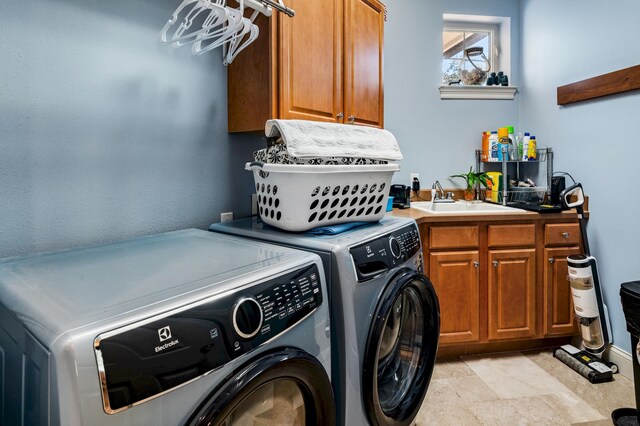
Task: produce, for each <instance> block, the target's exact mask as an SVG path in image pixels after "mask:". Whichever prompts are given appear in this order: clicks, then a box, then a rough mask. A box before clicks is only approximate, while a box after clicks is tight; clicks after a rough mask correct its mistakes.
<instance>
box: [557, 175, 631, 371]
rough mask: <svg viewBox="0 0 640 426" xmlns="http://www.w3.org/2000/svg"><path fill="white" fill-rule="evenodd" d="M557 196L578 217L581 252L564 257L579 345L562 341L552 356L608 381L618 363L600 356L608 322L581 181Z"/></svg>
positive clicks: (606, 340) (605, 343) (607, 342)
mask: <svg viewBox="0 0 640 426" xmlns="http://www.w3.org/2000/svg"><path fill="white" fill-rule="evenodd" d="M572 196H575V197H576V200H575V201H573V202H571V201H570V199H571V197H572ZM560 198H561V199H562V204H563V205H564V206H565V207H566V208H573V207H575V208H576V210H577V212H578V219H579V221H580V233H581V235H582V246H583V250H584V254H577V255H571V256H569V257H567V263H568V270H569V284H570V286H571V297H572V300H573V310H574V313H575V316H576V320H577V322H578V325H579V327H580V337H581V342H580V348H576V347H575V346H573V345H563V346H561V347H559V348H557V349H555V350H554V352H553V356H554V357H556V358H557V359H559V360H560V361H562V362H563V363H565V364H566V365H568V366H569V367H571V369H573V370H575V371H576V372H577V373H579V374H580V375H582V376H584V377H585V378H586V379H587V380H589V381H590V382H591V383H602V382H609V381H611V380H613V374H614V373H617V372H618V366H617V365H616V364H614V363H609V362H605V361H603V360H601V359H600V356H602V353H603V352H604V350H605V349H607V347H608V346H609V345H610V344H611V326H610V325H609V314H608V311H607V306H606V305H605V304H604V301H603V299H602V291H601V289H600V280H599V278H598V267H597V262H596V259H595V257H593V256H591V252H590V250H589V239H588V238H587V229H586V219H585V218H584V211H583V205H584V193H583V191H582V185H581V184H580V183H577V184H574V185H573V186H570V187H569V188H567V189H565V190H564V191H563V192H562V193H561V194H560Z"/></svg>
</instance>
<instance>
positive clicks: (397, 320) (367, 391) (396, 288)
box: [362, 268, 440, 425]
mask: <svg viewBox="0 0 640 426" xmlns="http://www.w3.org/2000/svg"><path fill="white" fill-rule="evenodd" d="M373 318H374V323H373V324H372V325H371V328H370V331H369V337H368V339H367V347H366V351H365V356H364V365H363V374H362V394H363V399H364V405H365V409H366V413H367V415H368V418H369V422H370V423H371V424H373V425H405V424H407V425H408V424H410V423H411V421H413V419H414V418H415V416H416V415H417V413H418V410H420V406H421V405H422V401H423V400H424V396H425V394H426V392H427V388H428V387H429V382H430V381H431V374H432V373H433V366H434V363H435V357H436V351H437V349H438V337H439V334H440V308H439V305H438V298H437V296H436V294H435V291H434V289H433V285H432V284H431V282H430V281H429V280H428V279H427V277H425V276H424V275H422V274H419V273H418V272H416V271H414V270H411V269H407V268H405V269H402V270H400V272H399V273H397V274H396V275H395V276H394V277H393V279H392V280H391V281H390V282H389V283H388V285H387V287H386V289H385V290H384V292H383V294H382V297H381V299H380V301H379V303H378V306H377V309H376V313H375V315H374V316H373Z"/></svg>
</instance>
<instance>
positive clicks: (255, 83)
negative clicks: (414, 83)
mask: <svg viewBox="0 0 640 426" xmlns="http://www.w3.org/2000/svg"><path fill="white" fill-rule="evenodd" d="M287 6H289V7H291V8H292V9H294V10H295V12H296V14H295V17H293V18H289V17H286V16H282V15H280V14H278V13H274V15H273V16H272V17H271V18H270V19H267V18H265V17H264V16H262V15H260V16H259V17H258V18H257V19H256V24H257V25H258V26H259V27H260V37H259V38H258V39H257V40H256V41H255V42H254V43H253V44H251V45H249V47H248V48H247V49H245V51H243V52H242V53H241V54H240V55H238V57H237V58H236V59H235V61H234V62H233V63H232V64H231V65H229V67H228V73H227V86H228V107H229V108H228V110H229V117H228V119H229V132H249V131H262V130H263V129H264V123H265V121H266V120H268V119H270V118H284V119H302V120H314V121H324V122H333V123H355V124H361V125H367V126H374V127H383V115H384V110H383V107H384V105H383V103H384V100H383V78H382V48H383V35H384V7H383V5H382V4H381V3H380V2H378V1H377V0H322V1H309V0H289V2H288V3H287Z"/></svg>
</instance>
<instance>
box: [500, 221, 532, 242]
mask: <svg viewBox="0 0 640 426" xmlns="http://www.w3.org/2000/svg"><path fill="white" fill-rule="evenodd" d="M535 243H536V226H535V225H534V224H532V223H531V224H528V223H527V224H521V225H489V247H516V246H533V245H535Z"/></svg>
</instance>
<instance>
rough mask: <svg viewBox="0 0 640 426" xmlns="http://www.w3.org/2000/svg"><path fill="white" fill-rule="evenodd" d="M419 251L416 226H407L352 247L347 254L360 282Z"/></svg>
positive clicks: (383, 271)
mask: <svg viewBox="0 0 640 426" xmlns="http://www.w3.org/2000/svg"><path fill="white" fill-rule="evenodd" d="M420 250H421V248H420V234H419V233H418V228H417V226H416V225H408V226H405V227H403V228H401V229H398V230H397V231H393V232H391V233H389V234H386V235H384V236H382V237H378V238H376V239H374V240H370V241H367V242H366V243H362V244H359V245H357V246H355V247H352V248H351V249H350V250H349V252H350V253H351V257H352V258H353V264H354V266H355V269H356V275H357V277H358V281H359V282H360V281H366V280H370V279H372V278H374V277H376V276H378V275H380V274H383V273H386V272H388V271H389V270H391V269H393V268H395V267H397V266H400V265H401V264H403V263H405V262H406V261H407V260H409V259H410V258H411V257H413V256H414V255H415V254H416V253H418V252H420Z"/></svg>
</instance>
